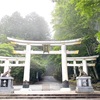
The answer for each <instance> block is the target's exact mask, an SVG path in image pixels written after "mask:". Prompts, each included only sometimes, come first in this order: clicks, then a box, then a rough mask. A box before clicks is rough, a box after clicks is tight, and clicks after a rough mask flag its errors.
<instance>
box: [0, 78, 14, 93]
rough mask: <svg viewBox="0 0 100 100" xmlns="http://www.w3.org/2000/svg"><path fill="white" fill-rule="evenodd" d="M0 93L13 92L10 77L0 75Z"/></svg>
mask: <svg viewBox="0 0 100 100" xmlns="http://www.w3.org/2000/svg"><path fill="white" fill-rule="evenodd" d="M0 93H14V88H13V78H12V77H0Z"/></svg>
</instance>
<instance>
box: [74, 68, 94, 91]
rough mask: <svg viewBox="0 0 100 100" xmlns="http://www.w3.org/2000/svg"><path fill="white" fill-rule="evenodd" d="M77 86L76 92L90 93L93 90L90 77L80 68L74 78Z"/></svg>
mask: <svg viewBox="0 0 100 100" xmlns="http://www.w3.org/2000/svg"><path fill="white" fill-rule="evenodd" d="M76 81H77V86H76V92H78V93H87V92H88V93H91V92H94V89H93V87H92V85H91V77H90V76H88V75H87V74H86V73H85V72H83V71H82V69H80V75H79V77H77V78H76Z"/></svg>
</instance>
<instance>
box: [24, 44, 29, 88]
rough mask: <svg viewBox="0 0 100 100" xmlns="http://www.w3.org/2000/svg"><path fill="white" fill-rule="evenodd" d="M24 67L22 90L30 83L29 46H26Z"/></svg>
mask: <svg viewBox="0 0 100 100" xmlns="http://www.w3.org/2000/svg"><path fill="white" fill-rule="evenodd" d="M25 56H26V57H25V58H26V59H25V67H24V78H23V88H29V81H30V58H31V45H30V44H27V45H26V55H25Z"/></svg>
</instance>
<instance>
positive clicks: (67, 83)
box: [62, 80, 69, 88]
mask: <svg viewBox="0 0 100 100" xmlns="http://www.w3.org/2000/svg"><path fill="white" fill-rule="evenodd" d="M62 87H63V88H69V81H67V80H65V81H63V82H62Z"/></svg>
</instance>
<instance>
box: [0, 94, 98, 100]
mask: <svg viewBox="0 0 100 100" xmlns="http://www.w3.org/2000/svg"><path fill="white" fill-rule="evenodd" d="M0 99H2V100H4V99H10V100H16V99H20V100H23V99H26V100H30V99H34V100H45V99H47V100H53V99H57V100H63V99H71V100H73V99H77V100H80V99H82V100H83V99H91V100H95V99H96V100H100V94H94V93H92V94H91V93H89V94H86V93H85V94H84V93H81V94H53V93H52V94H51V93H50V94H44V93H43V94H0Z"/></svg>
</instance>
